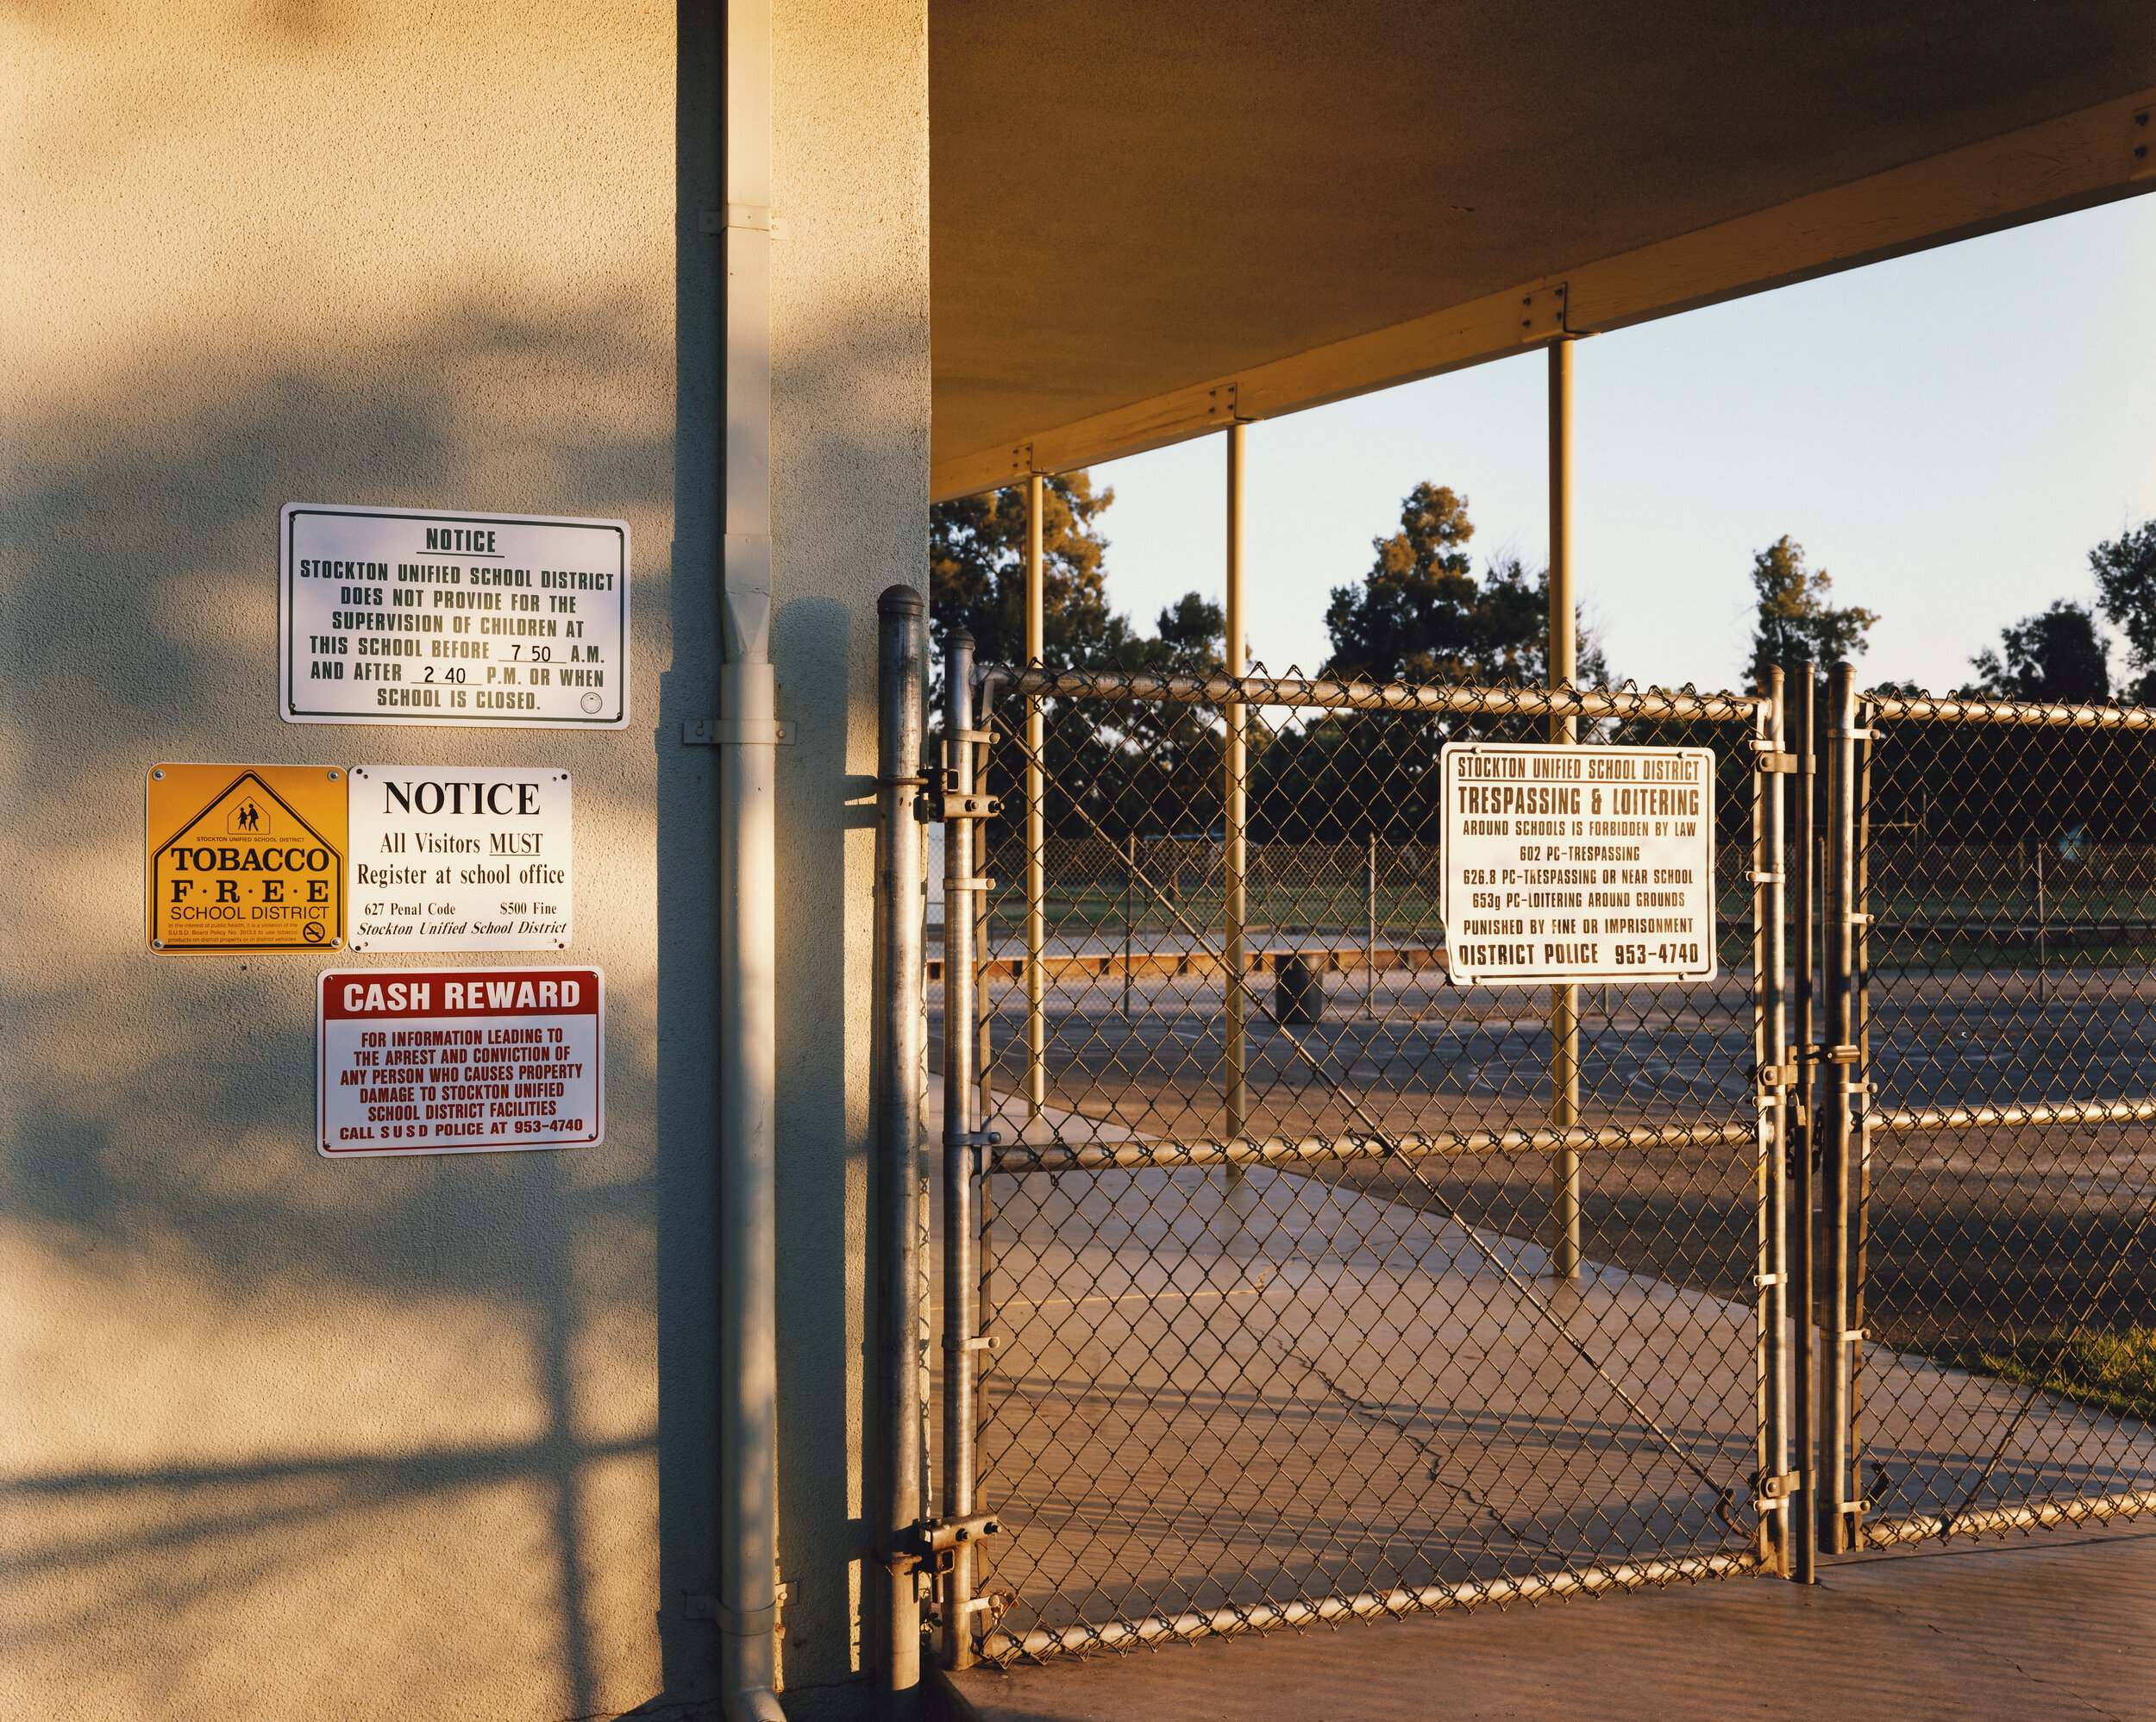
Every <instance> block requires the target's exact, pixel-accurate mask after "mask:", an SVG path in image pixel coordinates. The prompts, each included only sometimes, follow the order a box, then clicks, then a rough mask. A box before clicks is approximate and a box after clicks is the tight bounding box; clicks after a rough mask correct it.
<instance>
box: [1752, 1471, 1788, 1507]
mask: <svg viewBox="0 0 2156 1722" xmlns="http://www.w3.org/2000/svg"><path fill="white" fill-rule="evenodd" d="M1797 1481H1798V1475H1797V1473H1796V1472H1795V1471H1783V1472H1781V1473H1779V1474H1777V1475H1774V1476H1771V1477H1763V1476H1761V1475H1759V1473H1758V1472H1757V1471H1754V1472H1753V1473H1752V1493H1753V1494H1755V1495H1756V1496H1758V1498H1759V1499H1760V1500H1788V1499H1789V1497H1790V1496H1791V1495H1793V1494H1795V1493H1796V1486H1797Z"/></svg>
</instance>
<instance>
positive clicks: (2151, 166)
mask: <svg viewBox="0 0 2156 1722" xmlns="http://www.w3.org/2000/svg"><path fill="white" fill-rule="evenodd" d="M2152 133H2156V123H2152V122H2151V119H2150V114H2149V110H2147V109H2146V108H2144V109H2142V110H2140V112H2139V113H2137V114H2135V115H2134V124H2133V128H2132V133H2131V135H2132V137H2133V140H2134V141H2133V143H2132V145H2131V147H2130V150H2131V153H2130V154H2129V156H2128V160H2129V162H2130V164H2131V165H2130V166H2128V168H2127V170H2126V177H2127V178H2128V179H2147V178H2156V150H2152V149H2151V148H2150V147H2149V146H2150V143H2151V141H2152V139H2151V134H2152Z"/></svg>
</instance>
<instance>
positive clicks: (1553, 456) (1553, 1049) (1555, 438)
mask: <svg viewBox="0 0 2156 1722" xmlns="http://www.w3.org/2000/svg"><path fill="white" fill-rule="evenodd" d="M1573 608H1574V604H1573V596H1572V343H1571V342H1570V341H1557V343H1555V344H1554V345H1553V346H1552V347H1551V348H1550V686H1551V687H1552V688H1560V687H1570V686H1571V685H1572V679H1573V678H1574V677H1575V676H1576V675H1577V674H1578V673H1579V642H1578V640H1577V638H1576V636H1575V633H1574V623H1573ZM1550 739H1551V741H1552V742H1576V741H1577V740H1578V739H1579V726H1578V722H1577V720H1576V719H1575V718H1573V717H1552V718H1551V720H1550ZM1579 1121H1580V989H1579V987H1578V986H1577V985H1576V984H1574V985H1570V986H1552V987H1551V989H1550V1122H1551V1124H1555V1125H1557V1127H1559V1128H1560V1129H1562V1128H1564V1127H1565V1126H1567V1125H1570V1124H1577V1123H1578V1122H1579ZM1550 1234H1551V1243H1550V1277H1551V1279H1553V1280H1556V1281H1560V1282H1564V1283H1572V1282H1576V1281H1577V1280H1578V1279H1579V1277H1580V1156H1579V1154H1578V1152H1577V1151H1576V1150H1575V1149H1560V1150H1559V1151H1558V1152H1557V1153H1556V1154H1554V1155H1551V1159H1550Z"/></svg>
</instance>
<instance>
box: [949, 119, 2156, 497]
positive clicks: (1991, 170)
mask: <svg viewBox="0 0 2156 1722" xmlns="http://www.w3.org/2000/svg"><path fill="white" fill-rule="evenodd" d="M2152 114H2156V91H2144V92H2142V93H2141V94H2140V95H2137V96H2134V97H2128V98H2127V99H2125V100H2122V101H2117V102H2109V103H2104V104H2103V105H2102V106H2100V107H2095V108H2090V109H2086V110H2083V111H2082V112H2080V113H2077V114H2071V115H2068V116H2066V117H2065V118H2063V119H2059V120H2053V121H2048V122H2046V123H2044V124H2042V125H2037V126H2031V127H2028V128H2026V129H2025V130H2021V131H2017V132H2010V133H2008V134H2007V135H2003V136H2001V137H1996V138H1993V139H1990V140H1989V141H1985V142H1983V143H1978V144H1971V145H1970V146H1968V147H1965V148H1963V149H1957V150H1953V151H1951V152H1949V153H1946V154H1943V155H1937V156H1933V157H1930V158H1928V159H1927V160H1922V161H1917V162H1913V163H1910V164H1909V165H1908V166H1903V167H1897V168H1895V169H1893V170H1891V171H1890V172H1884V173H1879V174H1874V175H1872V176H1871V177H1870V178H1864V179H1858V180H1853V181H1852V182H1850V183H1849V184H1847V185H1839V186H1836V187H1834V188H1833V189H1832V190H1829V191H1819V192H1814V193H1813V194H1812V195H1811V196H1808V197H1799V198H1797V199H1796V200H1795V201H1793V202H1790V203H1787V204H1780V205H1777V207H1775V208H1772V209H1767V210H1758V211H1756V212H1754V213H1753V214H1751V215H1747V216H1739V217H1738V218H1737V219H1735V220H1733V221H1728V222H1720V223H1719V224H1717V225H1716V226H1714V227H1709V228H1703V229H1700V230H1698V231H1697V232H1695V233H1689V234H1686V235H1682V236H1681V237H1679V238H1677V239H1671V240H1665V241H1662V242H1660V243H1658V244H1655V245H1650V246H1645V247H1641V248H1640V249H1639V250H1637V251H1630V252H1626V253H1623V254H1620V255H1618V256H1614V257H1606V258H1602V259H1600V260H1595V261H1591V262H1583V263H1581V264H1580V265H1578V266H1575V267H1572V268H1569V269H1567V270H1565V271H1564V272H1562V273H1559V274H1554V275H1549V276H1545V277H1543V278H1541V279H1537V280H1532V281H1523V282H1521V283H1520V285H1518V286H1516V287H1514V288H1511V289H1508V290H1507V291H1503V292H1500V293H1492V294H1490V295H1489V296H1488V297H1483V298H1480V299H1476V300H1473V301H1471V302H1470V303H1469V304H1462V305H1454V306H1451V307H1448V308H1447V309H1445V310H1438V311H1433V312H1432V313H1430V314H1429V315H1428V316H1420V317H1416V318H1414V319H1413V320H1412V321H1411V322H1403V323H1396V324H1395V325H1393V326H1392V327H1390V328H1387V329H1375V330H1372V331H1371V332H1370V333H1369V334H1367V335H1356V336H1354V337H1352V338H1351V339H1349V340H1346V341H1334V342H1332V343H1330V344H1328V345H1326V346H1323V347H1317V348H1312V349H1310V350H1309V351H1308V352H1306V353H1300V354H1294V355H1291V356H1290V357H1288V358H1285V359H1278V360H1272V361H1270V362H1269V363H1266V364H1263V365H1256V366H1250V367H1249V368H1247V369H1244V370H1241V371H1238V373H1235V374H1234V375H1232V376H1225V377H1215V378H1211V379H1206V381H1203V382H1200V383H1196V384H1194V385H1191V386H1190V387H1188V388H1182V389H1177V390H1175V391H1170V392H1169V393H1166V394H1162V395H1156V396H1154V397H1152V398H1150V399H1146V400H1141V401H1133V402H1131V404H1129V405H1127V406H1123V407H1119V408H1117V409H1115V410H1112V411H1110V412H1105V413H1100V414H1096V415H1094V416H1092V417H1089V418H1084V419H1080V420H1078V421H1076V422H1075V423H1069V424H1062V425H1056V426H1052V427H1044V428H1042V429H1039V430H1037V431H1036V432H1035V433H1034V435H1032V436H1031V439H1030V440H1028V441H1024V442H1020V443H1017V444H1015V445H1008V444H1006V445H1004V446H1002V447H999V448H986V449H981V450H978V451H976V452H975V453H973V454H966V455H962V456H959V457H956V458H955V459H952V460H945V461H941V462H938V463H937V466H936V467H935V468H934V471H933V474H932V479H931V486H932V493H933V496H934V498H935V499H936V500H937V501H943V500H944V499H946V498H950V497H958V496H967V495H970V494H972V493H974V492H977V491H984V490H993V489H995V488H997V487H999V486H1000V485H1008V484H1011V483H1012V482H1014V481H1015V480H1017V479H1021V478H1023V477H1024V476H1025V474H1026V473H1028V472H1044V473H1056V472H1066V471H1069V470H1070V469H1072V468H1075V467H1085V466H1090V465H1092V464H1094V462H1096V461H1101V460H1114V459H1116V458H1118V457H1119V456H1121V455H1125V454H1138V453H1140V452H1142V451H1144V450H1145V449H1148V448H1162V447H1164V446H1165V445H1167V444H1169V443H1171V442H1179V441H1183V440H1185V439H1186V438H1188V437H1192V436H1198V435H1203V434H1204V433H1206V431H1208V430H1212V429H1217V428H1219V426H1221V425H1224V424H1225V423H1230V422H1231V421H1232V420H1235V419H1238V418H1239V419H1244V420H1255V419H1263V418H1276V417H1279V416H1282V414H1286V413H1291V412H1296V411H1300V410H1302V409H1303V408H1306V407H1314V406H1322V405H1324V404H1326V403H1327V402H1329V401H1337V400H1344V399H1346V398H1349V397H1350V396H1353V395H1359V394H1367V393H1369V392H1371V391H1375V390H1377V389H1384V388H1390V387H1392V386H1393V385H1395V384H1400V383H1407V382H1413V381H1414V380H1416V379H1419V378H1423V377H1433V376H1437V375H1438V374H1440V373H1444V372H1446V371H1457V370H1463V369H1464V368H1466V367H1467V366H1470V365H1479V364H1482V363H1483V362H1485V361H1487V360H1492V359H1501V358H1504V357H1506V356H1507V355H1508V354H1514V353H1518V352H1520V351H1523V350H1525V349H1526V348H1533V347H1540V346H1546V345H1547V344H1549V343H1550V342H1551V341H1554V340H1556V339H1557V338H1558V337H1560V336H1563V335H1592V334H1596V333H1599V332H1601V331H1603V330H1608V329H1621V328H1624V327H1625V326H1626V324H1628V323H1635V322H1647V321H1649V320H1650V319H1652V318H1655V317H1659V316H1670V315H1672V314H1674V313H1676V312H1678V311H1684V310H1695V309H1697V308H1698V307H1700V306H1702V305H1709V304H1716V303H1718V302H1720V301H1721V300H1725V299H1733V298H1737V297H1742V296H1743V295H1745V294H1747V293H1757V292H1763V291H1766V290H1767V289H1769V288H1772V287H1780V286H1786V285H1789V284H1790V283H1791V282H1796V281H1802V280H1807V279H1812V278H1814V277H1817V276H1821V275H1827V274H1832V273H1833V272H1836V271H1838V270H1843V269H1851V268H1855V267H1858V266H1860V265H1863V264H1866V263H1876V262H1879V261H1882V260H1884V259H1887V258H1890V257H1896V256H1902V255H1904V254H1908V253H1910V252H1914V251H1921V250H1924V249H1926V248H1927V247H1932V246H1938V245H1945V244H1948V243H1951V242H1952V241H1955V240H1960V239H1968V238H1973V237H1974V236H1975V235H1978V234H1983V233H1990V232H1996V231H1997V230H1999V229H2003V228H2009V227H2014V226H2017V225H2020V224H2021V223H2023V222H2034V221H2040V220H2043V219H2044V218H2046V216H2056V215H2064V214H2065V213H2067V212H2068V211H2070V210H2078V209H2087V208H2090V207H2093V206H2094V205H2096V204H2103V203H2108V202H2110V201H2112V200H2114V199H2116V198H2120V197H2131V196H2133V195H2134V194H2135V193H2137V192H2144V191H2156V122H2153V121H2152Z"/></svg>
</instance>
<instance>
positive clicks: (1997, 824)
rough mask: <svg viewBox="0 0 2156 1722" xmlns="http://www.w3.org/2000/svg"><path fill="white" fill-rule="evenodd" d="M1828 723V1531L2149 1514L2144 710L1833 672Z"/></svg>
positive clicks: (2152, 1119) (2150, 919) (1929, 1529)
mask: <svg viewBox="0 0 2156 1722" xmlns="http://www.w3.org/2000/svg"><path fill="white" fill-rule="evenodd" d="M1837 702H1839V704H1837ZM1837 710H1839V711H1840V712H1841V713H1842V714H1843V715H1842V716H1841V717H1839V718H1837V717H1834V716H1833V712H1834V711H1837ZM1826 723H1827V730H1828V733H1827V735H1826V736H1823V737H1822V740H1821V748H1822V750H1823V751H1824V750H1827V749H1829V748H1834V747H1835V746H1837V745H1840V746H1843V747H1846V750H1847V757H1846V762H1845V764H1844V767H1843V768H1844V769H1846V771H1848V773H1850V775H1851V778H1852V782H1851V785H1850V793H1849V798H1848V804H1847V805H1848V812H1847V814H1846V816H1845V817H1844V823H1847V824H1849V825H1852V826H1853V830H1848V831H1846V832H1837V831H1836V830H1834V829H1833V826H1834V823H1835V821H1834V819H1833V817H1827V818H1826V819H1825V820H1824V822H1823V824H1824V829H1822V830H1821V835H1820V836H1819V839H1818V842H1817V845H1816V853H1815V854H1814V857H1813V858H1812V859H1813V864H1814V866H1815V867H1831V866H1832V861H1831V858H1830V857H1831V852H1832V851H1833V848H1834V847H1835V845H1836V844H1837V843H1846V844H1847V845H1848V846H1849V847H1850V848H1851V849H1852V851H1853V855H1854V862H1855V866H1854V880H1853V884H1854V892H1853V894H1852V910H1853V911H1854V912H1853V914H1852V917H1851V923H1852V935H1851V936H1852V943H1853V958H1852V963H1851V965H1850V979H1851V982H1852V986H1853V1000H1852V1008H1851V1010H1850V1012H1849V1016H1850V1020H1851V1022H1852V1026H1853V1029H1854V1030H1855V1039H1856V1043H1857V1047H1858V1056H1859V1060H1860V1073H1861V1074H1868V1077H1869V1085H1870V1086H1869V1093H1865V1092H1864V1090H1863V1087H1862V1086H1861V1085H1858V1089H1857V1093H1856V1094H1855V1096H1854V1100H1853V1105H1854V1110H1855V1111H1856V1112H1857V1114H1858V1127H1857V1128H1856V1129H1855V1130H1853V1131H1852V1133H1851V1138H1850V1142H1849V1146H1848V1151H1847V1160H1846V1166H1844V1167H1842V1168H1836V1167H1835V1166H1834V1165H1833V1163H1832V1160H1833V1156H1832V1153H1831V1149H1830V1150H1829V1152H1828V1153H1827V1155H1824V1156H1823V1157H1822V1165H1821V1170H1822V1174H1824V1176H1823V1182H1824V1190H1823V1196H1824V1202H1823V1212H1822V1215H1821V1220H1822V1226H1823V1231H1831V1230H1832V1229H1833V1216H1834V1211H1835V1209H1836V1206H1837V1204H1838V1202H1839V1203H1843V1204H1846V1212H1847V1216H1848V1218H1847V1224H1848V1228H1849V1237H1848V1244H1847V1251H1846V1262H1847V1266H1846V1276H1845V1278H1844V1280H1843V1282H1842V1285H1841V1287H1840V1288H1839V1293H1838V1291H1837V1287H1835V1286H1833V1285H1831V1284H1830V1285H1825V1286H1822V1294H1823V1297H1824V1299H1826V1302H1827V1303H1832V1302H1833V1299H1835V1297H1836V1296H1837V1295H1839V1297H1840V1299H1841V1300H1842V1306H1841V1308H1840V1310H1839V1318H1837V1314H1836V1312H1834V1311H1833V1310H1832V1309H1829V1308H1827V1307H1825V1306H1824V1305H1823V1306H1822V1314H1821V1322H1822V1329H1823V1330H1824V1331H1826V1332H1827V1335H1828V1337H1829V1339H1830V1341H1831V1339H1832V1338H1833V1336H1834V1334H1835V1333H1836V1332H1837V1331H1839V1333H1840V1334H1841V1335H1842V1336H1843V1338H1842V1343H1840V1344H1839V1346H1836V1345H1833V1344H1831V1343H1830V1344H1829V1345H1828V1347H1827V1349H1826V1350H1825V1352H1824V1354H1823V1355H1824V1357H1825V1360H1826V1370H1827V1373H1826V1376H1825V1379H1824V1380H1823V1382H1822V1403H1823V1405H1824V1406H1825V1410H1826V1415H1827V1424H1826V1425H1825V1426H1824V1428H1823V1431H1822V1433H1823V1437H1824V1438H1825V1440H1826V1442H1827V1471H1828V1475H1827V1480H1826V1481H1827V1491H1828V1492H1827V1498H1826V1500H1824V1501H1823V1503H1822V1508H1823V1512H1824V1514H1825V1518H1826V1523H1825V1524H1824V1525H1823V1526H1822V1530H1823V1532H1824V1534H1825V1535H1826V1536H1827V1538H1828V1539H1829V1540H1830V1542H1831V1543H1832V1544H1833V1546H1838V1547H1849V1546H1852V1545H1855V1546H1862V1545H1865V1544H1885V1543H1892V1542H1896V1541H1906V1540H1909V1539H1912V1538H1917V1537H1928V1536H1940V1535H1956V1534H1963V1533H1967V1532H1971V1531H1981V1530H1986V1529H2002V1528H2011V1527H2015V1526H2021V1527H2028V1526H2034V1525H2044V1524H2057V1523H2071V1522H2078V1521H2081V1520H2085V1519H2090V1518H2105V1517H2109V1516H2111V1515H2113V1514H2115V1513H2119V1512H2139V1511H2147V1510H2156V1435H2153V1434H2152V1429H2151V1425H2152V1422H2156V1259H2153V1258H2152V1246H2156V1224H2152V1221H2153V1220H2156V1137H2152V1124H2156V1062H2153V1061H2152V1052H2156V1047H2153V1046H2152V1039H2151V1036H2152V1026H2153V1025H2152V1012H2153V1011H2156V984H2153V983H2152V979H2151V975H2150V967H2149V965H2150V960H2151V957H2152V955H2156V847H2152V840H2156V771H2153V768H2156V711H2147V710H2136V709H2121V708H2114V707H2080V708H2070V707H2046V706H2039V705H2027V704H2005V703H1997V702H1989V701H1973V702H1971V701H1957V700H1942V701H1933V700H1928V699H1921V698H1892V699H1877V700H1862V699H1860V698H1858V696H1856V695H1855V694H1854V693H1853V692H1851V691H1850V689H1849V686H1848V678H1847V674H1846V671H1839V672H1837V678H1836V682H1835V686H1834V692H1833V694H1832V695H1831V696H1830V698H1829V700H1828V702H1827V720H1826ZM1837 725H1842V726H1846V731H1847V734H1846V738H1842V739H1840V740H1839V742H1838V740H1837V730H1836V726H1837ZM1827 894H1828V895H1830V896H1831V892H1829V893H1827ZM1832 936H1833V933H1832V930H1831V929H1830V931H1829V938H1830V940H1831V938H1832ZM1845 1187H1846V1193H1845ZM1832 1254H1833V1251H1832V1248H1831V1246H1830V1245H1829V1244H1827V1243H1826V1242H1825V1241H1824V1237H1823V1241H1822V1245H1821V1260H1822V1261H1823V1262H1826V1261H1830V1258H1831V1256H1832ZM1843 1431H1846V1433H1844V1432H1843Z"/></svg>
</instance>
